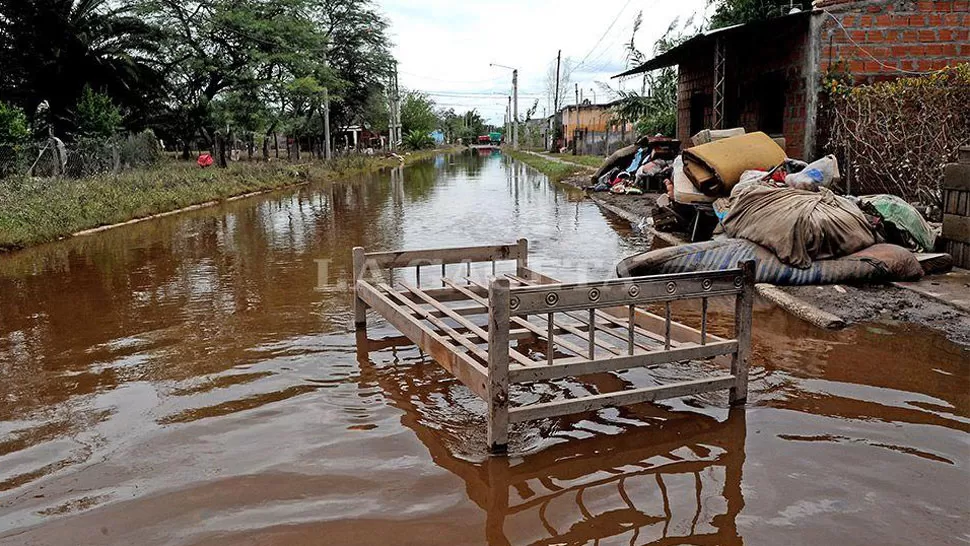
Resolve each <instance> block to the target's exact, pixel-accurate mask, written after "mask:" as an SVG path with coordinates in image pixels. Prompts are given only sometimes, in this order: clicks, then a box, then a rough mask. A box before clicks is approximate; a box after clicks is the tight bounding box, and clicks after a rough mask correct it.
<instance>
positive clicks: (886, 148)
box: [823, 64, 970, 206]
mask: <svg viewBox="0 0 970 546" xmlns="http://www.w3.org/2000/svg"><path fill="white" fill-rule="evenodd" d="M823 88H824V89H825V91H826V92H827V93H828V100H827V104H826V107H825V108H826V112H825V116H826V119H825V125H827V129H828V131H829V136H828V141H827V143H826V145H825V147H826V151H829V152H832V153H835V154H837V155H838V156H839V158H840V160H842V161H843V162H844V164H845V165H846V166H847V169H846V171H847V172H845V173H843V178H844V179H846V177H848V182H849V183H851V188H848V189H850V190H851V191H852V193H855V194H857V195H864V194H869V193H890V194H894V195H898V196H900V197H903V198H904V199H906V200H908V201H910V202H913V203H921V204H924V205H931V206H939V205H940V204H941V199H942V192H941V189H940V183H941V182H942V179H943V166H944V165H945V164H946V163H949V162H953V161H955V160H956V155H957V150H958V148H959V147H960V146H965V145H967V144H970V108H968V107H967V105H968V104H970V64H963V65H959V66H956V67H951V68H946V69H944V70H941V71H939V72H935V73H933V74H930V75H927V76H921V77H917V78H901V79H897V80H893V81H887V82H881V83H875V84H871V85H861V86H856V87H851V86H848V85H846V84H845V82H844V80H840V79H839V78H838V77H833V76H832V75H830V77H828V78H827V80H826V81H825V82H824V85H823Z"/></svg>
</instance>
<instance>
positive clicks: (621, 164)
mask: <svg viewBox="0 0 970 546" xmlns="http://www.w3.org/2000/svg"><path fill="white" fill-rule="evenodd" d="M679 153H680V141H679V140H677V139H673V138H669V137H665V136H661V135H657V136H653V137H642V138H640V139H639V140H637V142H636V144H633V145H631V146H627V147H626V148H620V149H619V150H617V151H616V152H615V153H614V154H613V155H611V156H610V157H608V158H606V161H604V162H603V165H602V166H600V168H599V169H597V170H596V172H595V173H593V176H592V177H590V181H591V182H592V185H591V186H589V187H587V188H586V189H587V190H589V191H594V192H602V191H608V192H610V193H617V194H626V195H642V194H643V192H645V191H646V192H649V191H659V190H660V188H662V187H663V181H664V180H669V179H670V177H671V176H672V174H673V162H674V159H675V158H676V157H677V155H678V154H679Z"/></svg>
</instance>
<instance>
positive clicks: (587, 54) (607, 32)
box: [567, 0, 633, 77]
mask: <svg viewBox="0 0 970 546" xmlns="http://www.w3.org/2000/svg"><path fill="white" fill-rule="evenodd" d="M632 2H633V0H627V2H626V4H623V7H622V8H621V9H620V12H619V13H617V14H616V17H614V18H613V22H611V23H610V26H608V27H606V31H605V32H603V35H602V36H600V39H599V40H596V43H595V44H594V45H593V47H592V48H591V49H590V50H589V52H588V53H586V56H585V57H583V60H581V61H579V64H577V65H575V66H573V67H572V69H571V70H570V71H569V74H567V77H568V76H569V75H571V74H572V73H573V71H575V70H576V69H577V68H579V67H580V66H583V63H585V62H586V59H588V58H589V56H590V55H592V54H593V51H595V50H596V48H597V47H599V45H600V43H602V42H603V39H604V38H606V35H607V34H609V33H610V31H611V30H613V26H614V25H616V22H617V21H619V20H620V16H622V15H623V12H624V11H626V8H628V7H630V3H632Z"/></svg>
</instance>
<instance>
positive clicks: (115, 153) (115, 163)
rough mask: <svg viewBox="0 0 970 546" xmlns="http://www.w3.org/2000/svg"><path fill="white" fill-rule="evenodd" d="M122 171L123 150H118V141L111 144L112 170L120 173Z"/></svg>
mask: <svg viewBox="0 0 970 546" xmlns="http://www.w3.org/2000/svg"><path fill="white" fill-rule="evenodd" d="M120 171H121V152H120V151H119V150H118V143H117V142H113V143H112V144H111V172H112V173H114V174H118V173H119V172H120Z"/></svg>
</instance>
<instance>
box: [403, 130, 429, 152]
mask: <svg viewBox="0 0 970 546" xmlns="http://www.w3.org/2000/svg"><path fill="white" fill-rule="evenodd" d="M404 145H405V146H407V147H408V148H409V149H411V150H423V149H425V148H433V147H434V139H433V138H431V135H429V134H428V133H425V132H423V131H411V132H410V133H408V134H406V135H404Z"/></svg>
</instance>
